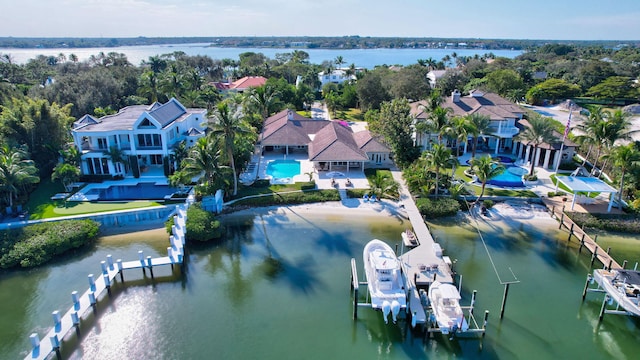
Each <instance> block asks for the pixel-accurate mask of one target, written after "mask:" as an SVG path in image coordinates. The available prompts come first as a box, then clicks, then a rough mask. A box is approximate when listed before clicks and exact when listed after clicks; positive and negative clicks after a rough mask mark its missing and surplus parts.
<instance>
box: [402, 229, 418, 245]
mask: <svg viewBox="0 0 640 360" xmlns="http://www.w3.org/2000/svg"><path fill="white" fill-rule="evenodd" d="M401 236H402V242H403V243H404V246H406V247H416V246H418V238H416V234H414V233H413V231H411V230H409V229H407V230H405V231H403V232H402V234H401Z"/></svg>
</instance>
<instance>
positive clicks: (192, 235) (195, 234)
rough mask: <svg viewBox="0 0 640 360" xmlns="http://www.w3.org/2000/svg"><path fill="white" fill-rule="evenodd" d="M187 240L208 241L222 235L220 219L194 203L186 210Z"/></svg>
mask: <svg viewBox="0 0 640 360" xmlns="http://www.w3.org/2000/svg"><path fill="white" fill-rule="evenodd" d="M186 229H187V236H186V240H187V241H209V240H212V239H219V238H220V237H222V228H221V226H220V221H218V220H217V219H216V215H215V214H214V213H210V212H208V211H206V210H203V209H202V207H200V204H198V203H196V204H193V205H191V206H190V207H189V209H188V210H187V223H186Z"/></svg>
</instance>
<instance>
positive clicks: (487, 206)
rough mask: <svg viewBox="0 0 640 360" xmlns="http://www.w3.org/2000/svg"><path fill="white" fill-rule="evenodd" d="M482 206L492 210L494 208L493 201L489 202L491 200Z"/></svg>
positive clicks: (485, 201) (483, 202)
mask: <svg viewBox="0 0 640 360" xmlns="http://www.w3.org/2000/svg"><path fill="white" fill-rule="evenodd" d="M482 206H484V207H485V208H487V209H491V208H492V207H493V200H489V199H486V200H483V201H482Z"/></svg>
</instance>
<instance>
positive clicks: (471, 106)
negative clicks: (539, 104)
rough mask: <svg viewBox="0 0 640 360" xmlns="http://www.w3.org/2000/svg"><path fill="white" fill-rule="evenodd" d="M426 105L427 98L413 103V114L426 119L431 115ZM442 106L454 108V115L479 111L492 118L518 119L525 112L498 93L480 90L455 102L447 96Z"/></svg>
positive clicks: (473, 91)
mask: <svg viewBox="0 0 640 360" xmlns="http://www.w3.org/2000/svg"><path fill="white" fill-rule="evenodd" d="M426 105H427V102H426V101H425V100H421V101H416V102H413V103H411V104H410V106H411V115H412V116H413V117H414V118H416V119H426V118H427V117H428V115H429V114H428V113H427V112H426V111H425V109H424V107H425V106H426ZM441 106H442V107H444V108H450V109H452V110H453V115H454V116H464V115H467V114H474V113H478V114H482V115H486V116H489V118H490V119H491V120H505V119H517V118H520V117H521V115H522V114H523V113H524V111H523V110H522V109H521V108H520V107H519V106H518V105H516V104H514V103H512V102H511V101H509V100H506V99H504V98H502V97H500V96H499V95H497V94H494V93H483V92H481V91H478V90H472V91H471V93H470V94H469V95H467V96H460V98H459V100H458V101H455V102H454V101H453V98H452V97H451V96H449V97H446V98H445V99H444V102H443V103H442V105H441Z"/></svg>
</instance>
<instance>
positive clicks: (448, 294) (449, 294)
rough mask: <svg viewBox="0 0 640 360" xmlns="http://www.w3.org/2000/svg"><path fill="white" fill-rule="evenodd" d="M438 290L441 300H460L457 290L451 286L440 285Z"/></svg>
mask: <svg viewBox="0 0 640 360" xmlns="http://www.w3.org/2000/svg"><path fill="white" fill-rule="evenodd" d="M432 286H433V285H432ZM438 290H440V293H441V294H442V298H443V299H458V300H459V299H460V293H459V292H458V289H456V287H455V286H453V285H451V284H440V286H438Z"/></svg>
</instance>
